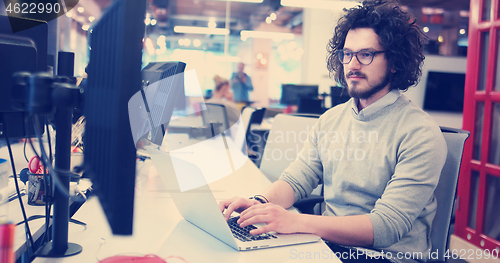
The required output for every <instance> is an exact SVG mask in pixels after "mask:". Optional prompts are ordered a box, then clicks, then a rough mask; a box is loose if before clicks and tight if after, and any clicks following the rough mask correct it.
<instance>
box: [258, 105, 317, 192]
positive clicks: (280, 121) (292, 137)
mask: <svg viewBox="0 0 500 263" xmlns="http://www.w3.org/2000/svg"><path fill="white" fill-rule="evenodd" d="M317 121H318V119H317V118H311V117H303V116H293V115H286V114H278V115H276V117H274V121H273V126H272V127H271V130H270V131H269V136H268V137H267V142H266V146H265V148H264V153H263V155H262V161H261V163H260V171H261V172H262V173H263V174H264V175H265V176H266V177H267V178H268V179H269V180H270V181H271V182H274V181H276V180H278V178H279V176H280V175H281V172H283V170H285V168H287V167H288V165H289V164H290V163H291V162H292V161H293V160H295V158H296V157H297V154H298V153H299V151H300V150H301V149H302V147H303V145H304V142H305V141H306V140H307V139H308V138H309V131H311V129H312V127H313V126H314V124H316V122H317Z"/></svg>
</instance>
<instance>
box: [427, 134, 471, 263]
mask: <svg viewBox="0 0 500 263" xmlns="http://www.w3.org/2000/svg"><path fill="white" fill-rule="evenodd" d="M441 131H442V132H443V136H444V139H445V140H446V145H447V148H448V155H447V157H446V162H445V164H444V167H443V170H442V171H441V176H440V178H439V182H438V185H437V187H436V190H435V191H434V196H435V197H436V200H437V210H436V216H435V218H434V221H433V222H432V229H431V242H432V252H433V253H437V255H438V260H440V261H444V253H445V250H446V249H447V246H448V240H449V229H450V220H451V215H452V211H453V205H454V201H455V195H456V190H457V183H458V175H459V173H460V164H461V162H462V153H463V150H464V143H465V140H466V139H467V138H468V137H469V134H470V133H469V132H468V131H464V130H459V129H453V128H445V127H441Z"/></svg>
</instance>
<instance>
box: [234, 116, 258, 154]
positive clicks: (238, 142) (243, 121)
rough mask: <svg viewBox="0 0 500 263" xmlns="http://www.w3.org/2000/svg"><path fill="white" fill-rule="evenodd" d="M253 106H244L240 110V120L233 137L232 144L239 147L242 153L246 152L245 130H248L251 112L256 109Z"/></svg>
mask: <svg viewBox="0 0 500 263" xmlns="http://www.w3.org/2000/svg"><path fill="white" fill-rule="evenodd" d="M256 110H257V109H256V108H253V107H244V108H243V110H242V111H241V117H240V122H239V126H238V130H237V131H236V136H235V139H234V145H235V146H236V147H238V148H240V149H241V151H242V152H243V153H247V144H246V137H247V131H248V130H250V122H251V119H252V115H253V113H254V112H255V111H256Z"/></svg>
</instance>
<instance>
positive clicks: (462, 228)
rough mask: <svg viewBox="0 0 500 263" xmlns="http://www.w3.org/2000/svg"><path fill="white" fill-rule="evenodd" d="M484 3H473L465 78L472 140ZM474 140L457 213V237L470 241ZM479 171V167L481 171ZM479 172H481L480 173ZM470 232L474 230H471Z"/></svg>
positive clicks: (468, 145)
mask: <svg viewBox="0 0 500 263" xmlns="http://www.w3.org/2000/svg"><path fill="white" fill-rule="evenodd" d="M480 4H481V1H480V0H471V3H470V12H469V14H470V16H469V36H468V38H469V47H468V48H467V49H468V54H467V73H466V77H465V91H464V96H465V98H464V112H463V125H462V126H463V129H464V130H468V131H470V132H471V135H470V137H469V138H474V132H475V131H474V122H475V115H476V112H475V111H476V103H475V97H476V96H475V92H476V90H477V83H478V82H477V76H478V69H479V66H478V64H479V61H478V58H479V57H480V54H481V53H480V50H479V48H478V47H479V46H480V45H479V40H480V38H479V30H478V24H479V16H480V10H482V9H481V6H480ZM473 143H474V142H473V140H471V139H469V140H467V141H466V142H465V147H464V154H463V157H462V167H461V170H460V177H459V182H458V191H457V195H458V197H459V198H460V204H459V207H458V209H457V214H456V221H455V234H456V235H458V236H459V237H461V238H463V239H464V240H467V234H469V233H470V232H469V231H468V228H467V224H468V222H467V220H468V212H469V207H470V205H469V201H470V197H469V196H470V187H469V186H470V179H471V167H470V166H473V165H474V163H471V160H472V148H473ZM478 168H479V167H478ZM476 170H478V169H476ZM469 230H470V229H469Z"/></svg>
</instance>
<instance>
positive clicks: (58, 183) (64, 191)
mask: <svg viewBox="0 0 500 263" xmlns="http://www.w3.org/2000/svg"><path fill="white" fill-rule="evenodd" d="M34 126H35V134H36V137H37V138H38V143H39V144H40V152H41V154H42V156H41V157H42V158H40V160H42V162H43V163H44V164H45V165H46V166H45V167H46V168H48V169H49V173H50V176H51V178H52V179H53V181H54V184H55V186H56V187H57V188H58V189H59V191H60V192H61V194H63V195H64V196H65V197H68V198H70V199H71V200H72V201H75V202H83V201H84V199H83V198H81V197H75V196H71V195H70V193H69V187H68V188H66V187H65V186H64V185H63V184H62V182H61V179H60V178H59V175H58V174H57V173H56V171H55V170H54V168H53V167H52V163H49V158H48V157H47V153H46V152H45V147H44V146H43V141H42V136H41V135H40V134H41V133H40V130H39V129H38V128H39V126H40V121H39V119H38V115H35V116H34ZM62 172H66V171H62Z"/></svg>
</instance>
